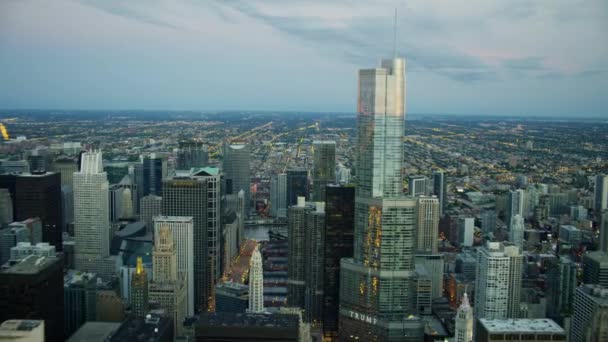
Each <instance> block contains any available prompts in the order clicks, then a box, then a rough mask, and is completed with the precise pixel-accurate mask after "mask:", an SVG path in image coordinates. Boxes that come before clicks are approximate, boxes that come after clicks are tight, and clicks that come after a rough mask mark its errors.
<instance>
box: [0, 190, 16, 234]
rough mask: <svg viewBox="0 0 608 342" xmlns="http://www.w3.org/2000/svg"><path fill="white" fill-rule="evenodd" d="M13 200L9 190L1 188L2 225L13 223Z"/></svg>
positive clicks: (0, 217) (0, 215) (0, 222)
mask: <svg viewBox="0 0 608 342" xmlns="http://www.w3.org/2000/svg"><path fill="white" fill-rule="evenodd" d="M13 212H14V209H13V199H12V197H11V193H10V192H9V190H8V189H3V188H0V225H5V224H7V223H11V222H13V219H14V217H13Z"/></svg>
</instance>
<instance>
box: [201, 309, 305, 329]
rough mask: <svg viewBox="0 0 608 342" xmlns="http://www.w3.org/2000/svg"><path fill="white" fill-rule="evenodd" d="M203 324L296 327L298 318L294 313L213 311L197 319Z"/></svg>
mask: <svg viewBox="0 0 608 342" xmlns="http://www.w3.org/2000/svg"><path fill="white" fill-rule="evenodd" d="M198 324H199V325H203V326H214V325H216V326H225V327H267V328H273V327H276V328H298V327H299V326H300V319H299V317H298V316H297V315H295V314H250V313H233V312H215V313H208V314H202V315H201V316H200V318H199V320H198Z"/></svg>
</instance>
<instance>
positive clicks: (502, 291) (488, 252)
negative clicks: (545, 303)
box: [475, 242, 523, 319]
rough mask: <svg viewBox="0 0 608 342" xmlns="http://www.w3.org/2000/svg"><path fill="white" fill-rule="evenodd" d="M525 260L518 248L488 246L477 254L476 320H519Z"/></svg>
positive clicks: (500, 244) (498, 244) (502, 245)
mask: <svg viewBox="0 0 608 342" xmlns="http://www.w3.org/2000/svg"><path fill="white" fill-rule="evenodd" d="M522 267H523V256H522V254H521V252H520V251H519V248H518V247H516V246H510V245H504V244H502V243H500V242H488V243H487V244H486V246H483V247H481V248H479V249H478V250H477V272H476V274H477V276H476V279H475V281H476V282H475V317H477V318H487V319H507V318H518V317H519V310H520V307H519V306H520V298H521V288H522Z"/></svg>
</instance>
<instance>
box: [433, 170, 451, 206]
mask: <svg viewBox="0 0 608 342" xmlns="http://www.w3.org/2000/svg"><path fill="white" fill-rule="evenodd" d="M447 190H448V187H447V183H446V181H445V173H444V172H443V171H439V170H435V171H433V195H435V196H437V198H438V199H439V215H440V216H443V214H444V213H445V209H446V206H447V196H448V191H447Z"/></svg>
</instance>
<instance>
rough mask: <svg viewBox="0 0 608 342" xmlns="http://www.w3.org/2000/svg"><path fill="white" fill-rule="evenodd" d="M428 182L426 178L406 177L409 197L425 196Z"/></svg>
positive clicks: (427, 192) (417, 176)
mask: <svg viewBox="0 0 608 342" xmlns="http://www.w3.org/2000/svg"><path fill="white" fill-rule="evenodd" d="M429 182H430V180H429V179H428V178H427V177H426V176H422V175H414V176H409V177H408V189H409V192H410V196H414V197H418V196H427V195H428V194H429V193H430V191H429V188H430V187H429ZM438 201H439V200H438Z"/></svg>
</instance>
